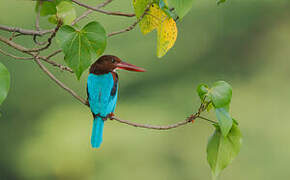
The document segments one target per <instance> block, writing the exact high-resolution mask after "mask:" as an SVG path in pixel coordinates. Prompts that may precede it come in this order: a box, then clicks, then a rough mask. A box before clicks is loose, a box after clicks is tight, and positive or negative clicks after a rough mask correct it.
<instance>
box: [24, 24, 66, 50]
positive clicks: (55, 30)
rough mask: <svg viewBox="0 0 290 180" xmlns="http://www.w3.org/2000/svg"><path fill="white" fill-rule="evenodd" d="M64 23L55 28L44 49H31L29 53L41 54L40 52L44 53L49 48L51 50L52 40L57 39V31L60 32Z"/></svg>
mask: <svg viewBox="0 0 290 180" xmlns="http://www.w3.org/2000/svg"><path fill="white" fill-rule="evenodd" d="M61 25H62V22H61V21H59V22H58V23H57V25H56V27H55V28H54V30H53V32H52V33H51V35H50V37H49V38H48V39H47V44H46V46H44V47H41V48H36V49H29V50H28V52H39V51H43V50H45V49H47V48H49V46H50V45H51V42H52V39H53V38H54V37H55V35H56V33H57V31H58V30H59V28H60V27H61Z"/></svg>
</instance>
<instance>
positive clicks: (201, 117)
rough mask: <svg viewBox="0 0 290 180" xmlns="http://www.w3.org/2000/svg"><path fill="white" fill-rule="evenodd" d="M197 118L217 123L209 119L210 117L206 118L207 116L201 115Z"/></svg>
mask: <svg viewBox="0 0 290 180" xmlns="http://www.w3.org/2000/svg"><path fill="white" fill-rule="evenodd" d="M198 118H200V119H203V120H206V121H208V122H211V123H213V124H217V122H215V121H213V120H210V119H208V118H205V117H203V116H198Z"/></svg>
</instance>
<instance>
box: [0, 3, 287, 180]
mask: <svg viewBox="0 0 290 180" xmlns="http://www.w3.org/2000/svg"><path fill="white" fill-rule="evenodd" d="M82 2H85V3H88V4H90V5H94V4H95V3H96V1H93V0H90V1H82ZM98 2H99V1H98ZM98 2H97V3H98ZM34 5H35V2H32V1H29V0H9V1H7V0H0V24H5V25H10V26H19V27H23V28H28V29H31V28H32V27H33V25H34V19H35V13H34ZM289 8H290V2H289V0H228V2H227V3H225V4H223V5H220V6H217V5H216V3H215V0H196V1H195V2H194V3H193V8H192V10H191V11H190V13H189V14H188V15H187V16H186V17H185V18H184V19H183V20H182V21H180V22H179V23H178V28H179V35H178V39H177V41H176V44H175V46H174V48H173V49H171V50H170V51H169V53H168V54H167V55H166V56H164V57H163V58H162V59H157V57H156V34H155V33H151V34H149V35H147V36H143V35H142V34H141V33H140V30H139V28H138V27H137V28H136V29H135V30H133V31H131V32H129V33H125V34H121V35H118V36H114V37H111V38H110V39H109V42H108V46H107V49H106V52H105V53H107V54H114V55H117V56H119V57H121V58H122V59H124V60H126V61H128V62H131V63H134V64H136V65H138V66H141V67H144V68H146V69H147V70H148V71H147V72H146V73H131V72H124V71H121V72H120V73H119V77H120V91H119V101H118V106H117V109H116V114H117V115H118V116H119V117H121V118H122V119H128V120H131V121H134V122H140V123H150V124H169V123H175V122H177V121H180V120H182V119H184V118H185V117H186V116H187V115H189V114H190V113H192V112H193V111H194V110H195V109H197V107H198V105H199V101H198V97H197V95H196V93H195V88H196V86H197V85H198V84H199V83H208V84H211V83H213V82H215V81H217V80H225V81H227V82H229V83H230V84H231V85H232V86H233V99H232V109H231V114H232V115H233V116H234V117H235V118H236V119H237V120H239V122H240V128H241V130H242V132H243V135H244V141H243V146H242V149H241V152H240V154H239V156H238V157H237V158H236V159H235V161H234V162H233V163H232V164H231V165H230V166H229V167H228V168H226V169H225V171H224V172H223V173H222V175H221V178H220V179H222V180H233V179H235V180H245V179H250V180H273V179H281V180H284V179H288V178H289V176H290V172H289V161H290V143H289V136H290V131H289V127H290V121H289V107H290V93H289V91H290V81H289V79H290V64H289V57H290V21H289V19H290V11H289ZM106 9H113V10H120V11H123V12H132V11H133V9H132V5H131V0H115V1H114V2H113V3H112V4H110V5H109V6H107V7H106ZM83 11H84V9H82V8H79V11H78V14H80V13H81V12H83ZM91 20H96V21H99V22H100V23H102V24H103V25H104V27H105V28H106V30H107V31H108V32H111V31H116V30H119V29H121V28H125V27H127V26H128V25H130V24H131V23H133V22H134V18H125V17H112V16H105V15H102V14H98V13H94V15H92V16H90V17H89V18H87V19H86V20H85V21H84V22H82V23H80V25H83V24H85V23H86V22H88V21H91ZM41 26H42V27H43V28H52V27H53V26H52V25H50V24H48V23H46V18H42V19H41ZM0 34H1V35H4V36H6V37H9V34H8V33H5V32H0ZM16 42H18V43H21V44H23V45H25V46H28V47H31V46H32V41H31V37H19V38H17V39H16ZM0 48H1V49H5V50H8V51H9V52H13V53H15V54H18V55H20V54H19V53H17V52H14V51H13V50H11V49H10V48H8V47H7V46H5V45H4V44H3V43H0ZM53 48H54V49H57V48H58V47H57V45H56V43H54V46H53ZM47 53H48V52H47ZM55 59H56V61H58V62H60V63H63V61H62V59H63V57H62V55H59V56H57V57H56V58H55ZM0 61H1V62H2V63H3V64H5V65H6V66H7V67H8V69H9V70H10V72H11V91H10V92H9V96H8V98H7V99H6V101H5V102H4V103H3V105H2V106H1V107H0V108H1V112H2V117H1V118H0V179H1V180H2V179H4V180H6V179H9V180H14V179H15V180H18V179H19V180H20V179H21V180H23V179H24V180H26V179H27V180H30V179H33V180H34V179H37V180H39V179H40V180H42V179H43V180H50V179H56V180H63V179H70V180H74V179H83V180H91V179H110V180H113V179H118V180H122V179H124V180H125V179H126V180H127V179H138V180H147V179H154V180H161V179H162V180H163V179H164V180H176V179H182V180H189V179H191V180H192V179H196V180H210V178H211V177H210V169H209V166H208V164H207V161H206V153H205V150H206V144H207V140H208V137H209V136H210V135H211V134H212V132H213V130H214V128H213V127H212V126H210V125H209V124H207V123H206V122H203V121H196V122H195V123H194V124H192V125H188V126H184V127H180V128H177V129H175V130H171V131H162V132H161V131H154V130H148V129H139V128H134V127H130V126H126V125H123V124H120V123H117V122H114V121H108V122H106V124H105V130H104V142H103V145H102V148H100V149H97V150H96V149H92V148H91V147H90V133H91V126H92V117H91V113H90V111H89V109H88V108H86V107H85V106H84V105H82V104H80V103H79V102H78V101H77V100H76V99H74V98H72V97H71V95H70V94H68V93H67V92H65V91H63V90H62V89H61V88H59V87H58V86H57V85H56V84H55V83H54V82H52V81H51V80H50V79H49V78H48V77H47V76H46V75H45V74H44V73H43V72H42V71H41V70H40V69H39V68H38V67H37V65H36V64H35V63H33V62H30V61H20V60H14V59H12V58H9V57H6V56H3V55H1V54H0ZM48 67H49V68H50V70H51V71H52V72H53V73H54V74H55V75H56V76H57V77H58V78H59V79H61V80H63V81H64V82H65V83H66V84H68V85H69V86H70V87H71V88H73V89H74V90H75V91H77V92H78V93H79V94H80V95H82V96H83V97H85V95H86V93H85V86H86V85H85V81H86V77H87V73H84V75H83V76H82V78H81V81H77V80H76V78H75V77H74V76H72V75H71V74H70V73H67V72H60V71H59V70H58V69H56V68H53V67H50V66H48ZM207 116H208V117H210V118H212V119H214V114H212V113H210V114H208V115H207Z"/></svg>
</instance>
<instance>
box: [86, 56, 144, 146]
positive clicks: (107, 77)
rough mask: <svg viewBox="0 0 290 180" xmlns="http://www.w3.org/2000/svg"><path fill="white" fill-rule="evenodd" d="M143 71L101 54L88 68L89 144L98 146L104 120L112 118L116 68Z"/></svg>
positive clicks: (116, 83) (114, 104) (116, 92)
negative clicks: (90, 126)
mask: <svg viewBox="0 0 290 180" xmlns="http://www.w3.org/2000/svg"><path fill="white" fill-rule="evenodd" d="M118 69H123V70H127V71H136V72H145V71H146V70H145V69H143V68H141V67H137V66H135V65H132V64H129V63H126V62H124V61H122V60H121V59H120V58H118V57H117V56H113V55H103V56H101V57H100V58H98V60H96V61H95V62H94V63H93V64H92V65H91V66H90V70H89V76H88V79H87V105H88V106H89V107H90V109H91V112H92V114H93V118H94V120H93V128H92V136H91V145H92V147H93V148H99V147H100V146H101V144H102V141H103V128H104V121H106V120H107V119H108V118H110V119H112V117H113V116H114V111H115V107H116V103H117V96H118V74H117V72H116V71H117V70H118Z"/></svg>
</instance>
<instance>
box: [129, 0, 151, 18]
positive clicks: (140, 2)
mask: <svg viewBox="0 0 290 180" xmlns="http://www.w3.org/2000/svg"><path fill="white" fill-rule="evenodd" d="M151 2H152V0H133V6H134V10H135V14H136V17H137V19H138V18H139V17H140V16H142V14H143V13H144V11H145V10H146V7H147V5H148V4H149V3H151Z"/></svg>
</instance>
